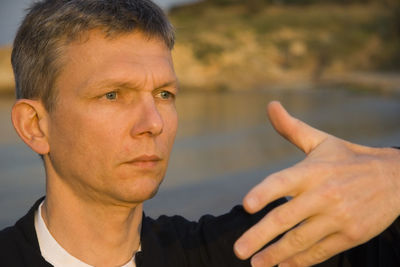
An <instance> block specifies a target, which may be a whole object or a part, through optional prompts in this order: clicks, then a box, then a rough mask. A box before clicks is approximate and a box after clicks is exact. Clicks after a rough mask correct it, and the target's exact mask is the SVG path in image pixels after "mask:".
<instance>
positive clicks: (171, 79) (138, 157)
mask: <svg viewBox="0 0 400 267" xmlns="http://www.w3.org/2000/svg"><path fill="white" fill-rule="evenodd" d="M88 37H89V38H88V40H87V41H85V42H75V43H72V44H70V45H68V46H67V48H66V51H65V53H64V54H63V56H62V60H63V61H64V65H63V68H62V70H61V73H60V75H59V77H58V79H57V81H56V87H55V89H56V90H57V96H58V98H57V103H56V105H55V109H54V111H52V112H51V113H50V114H49V145H50V153H49V157H48V161H47V162H51V163H50V164H51V168H52V170H51V171H48V175H49V176H50V177H49V182H50V185H51V179H58V180H59V181H61V183H62V184H65V185H66V186H67V187H68V188H69V189H71V190H73V192H74V193H75V194H78V195H80V196H81V197H87V198H90V199H95V200H97V201H105V202H113V203H138V202H143V201H144V200H146V199H148V198H151V197H152V196H153V195H154V194H155V193H156V191H157V189H158V186H159V184H160V183H161V181H162V179H163V177H164V175H165V172H166V168H167V164H168V159H169V155H170V152H171V149H172V145H173V141H174V138H175V133H176V128H177V114H176V109H175V101H174V97H175V94H176V93H177V81H176V76H175V72H174V69H173V64H172V59H171V54H170V51H169V49H168V48H167V47H166V45H165V44H164V43H163V42H162V41H161V40H159V39H157V38H152V39H149V38H148V37H147V36H144V35H143V34H141V33H133V34H132V33H131V34H126V35H121V36H119V37H115V38H113V39H105V37H104V35H103V34H102V33H100V32H99V31H92V32H90V34H88ZM46 167H47V166H46ZM47 168H48V167H47ZM52 175H53V176H55V177H54V178H53V177H51V176H52Z"/></svg>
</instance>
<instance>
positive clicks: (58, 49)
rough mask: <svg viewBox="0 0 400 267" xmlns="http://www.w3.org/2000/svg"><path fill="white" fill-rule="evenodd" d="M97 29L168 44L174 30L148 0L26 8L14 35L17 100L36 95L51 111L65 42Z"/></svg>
mask: <svg viewBox="0 0 400 267" xmlns="http://www.w3.org/2000/svg"><path fill="white" fill-rule="evenodd" d="M93 29H100V30H102V31H103V32H104V34H105V36H106V37H107V38H109V37H113V36H115V35H118V34H123V33H130V32H134V31H140V32H142V33H144V34H145V35H147V36H148V37H149V38H154V37H156V38H160V39H161V40H163V41H164V43H165V45H166V46H167V47H168V48H169V49H172V48H173V46H174V40H175V37H174V29H173V27H172V25H171V23H170V22H169V21H168V19H167V17H166V15H165V14H164V12H163V11H162V10H161V9H160V8H159V7H158V6H157V5H156V4H154V3H153V2H151V1H150V0H43V1H39V2H36V3H34V4H33V5H32V7H31V8H30V9H29V12H28V14H27V15H26V17H25V19H24V20H23V22H22V24H21V26H20V27H19V30H18V32H17V35H16V37H15V40H14V46H13V51H12V55H11V62H12V66H13V70H14V75H15V85H16V97H17V99H21V98H25V99H40V100H42V102H43V103H44V106H45V108H46V109H47V110H48V111H51V110H52V109H53V108H54V105H55V102H56V96H57V93H56V92H55V91H56V90H54V89H53V87H54V84H55V81H56V78H57V76H58V74H59V73H60V70H61V68H62V62H61V59H60V58H61V55H62V52H63V47H64V46H65V45H67V44H69V43H71V42H72V41H75V40H77V39H78V38H79V37H80V36H81V35H82V34H83V33H86V32H88V31H90V30H93Z"/></svg>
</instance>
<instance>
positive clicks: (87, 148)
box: [50, 112, 115, 171]
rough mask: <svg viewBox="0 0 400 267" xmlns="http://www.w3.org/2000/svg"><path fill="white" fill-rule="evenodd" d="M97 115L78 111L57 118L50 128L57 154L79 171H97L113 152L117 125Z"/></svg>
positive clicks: (55, 155) (64, 163) (61, 159)
mask: <svg viewBox="0 0 400 267" xmlns="http://www.w3.org/2000/svg"><path fill="white" fill-rule="evenodd" d="M64 114H66V113H64ZM96 118H97V116H90V114H88V113H85V114H84V115H83V114H82V113H81V114H75V113H74V112H69V114H68V116H63V118H55V123H54V124H52V127H51V131H50V132H51V134H50V136H51V138H50V153H51V154H53V156H54V157H53V158H55V160H58V161H60V162H61V163H62V164H63V165H69V166H68V167H69V168H71V169H78V170H79V171H84V170H85V169H92V170H93V171H95V169H97V168H98V167H99V166H97V165H100V166H102V165H104V164H105V163H106V162H107V157H108V156H110V154H111V152H112V151H111V147H110V144H109V143H110V140H113V139H115V138H113V135H114V134H115V133H114V132H115V129H112V128H111V129H110V127H109V126H108V124H107V123H104V121H102V120H98V119H96Z"/></svg>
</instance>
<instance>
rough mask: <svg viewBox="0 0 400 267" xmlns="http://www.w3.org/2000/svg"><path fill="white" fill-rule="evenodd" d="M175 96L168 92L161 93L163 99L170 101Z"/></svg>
mask: <svg viewBox="0 0 400 267" xmlns="http://www.w3.org/2000/svg"><path fill="white" fill-rule="evenodd" d="M173 96H174V95H173V94H172V93H171V92H168V91H161V92H160V97H161V98H162V99H170V98H172V97H173Z"/></svg>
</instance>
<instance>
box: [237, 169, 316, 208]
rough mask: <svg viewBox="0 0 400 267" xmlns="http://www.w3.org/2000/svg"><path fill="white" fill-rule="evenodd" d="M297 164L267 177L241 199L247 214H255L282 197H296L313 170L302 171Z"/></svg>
mask: <svg viewBox="0 0 400 267" xmlns="http://www.w3.org/2000/svg"><path fill="white" fill-rule="evenodd" d="M301 166H302V165H301V163H298V164H296V165H294V166H292V167H290V168H288V169H284V170H282V171H279V172H276V173H273V174H271V175H269V176H267V177H266V178H265V179H264V180H263V181H262V182H261V183H259V184H258V185H256V186H255V187H253V188H252V189H251V190H250V191H249V193H247V195H246V196H245V197H244V198H243V207H244V208H245V210H246V211H247V212H249V213H255V212H258V211H259V210H261V209H262V208H263V207H265V206H266V205H267V204H268V203H271V202H272V201H274V200H277V199H279V198H282V197H287V196H292V197H293V196H296V195H297V194H298V193H300V191H301V190H302V189H303V187H304V186H303V184H302V180H303V178H304V177H308V176H310V171H313V169H310V168H307V169H304V168H302V167H301Z"/></svg>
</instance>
